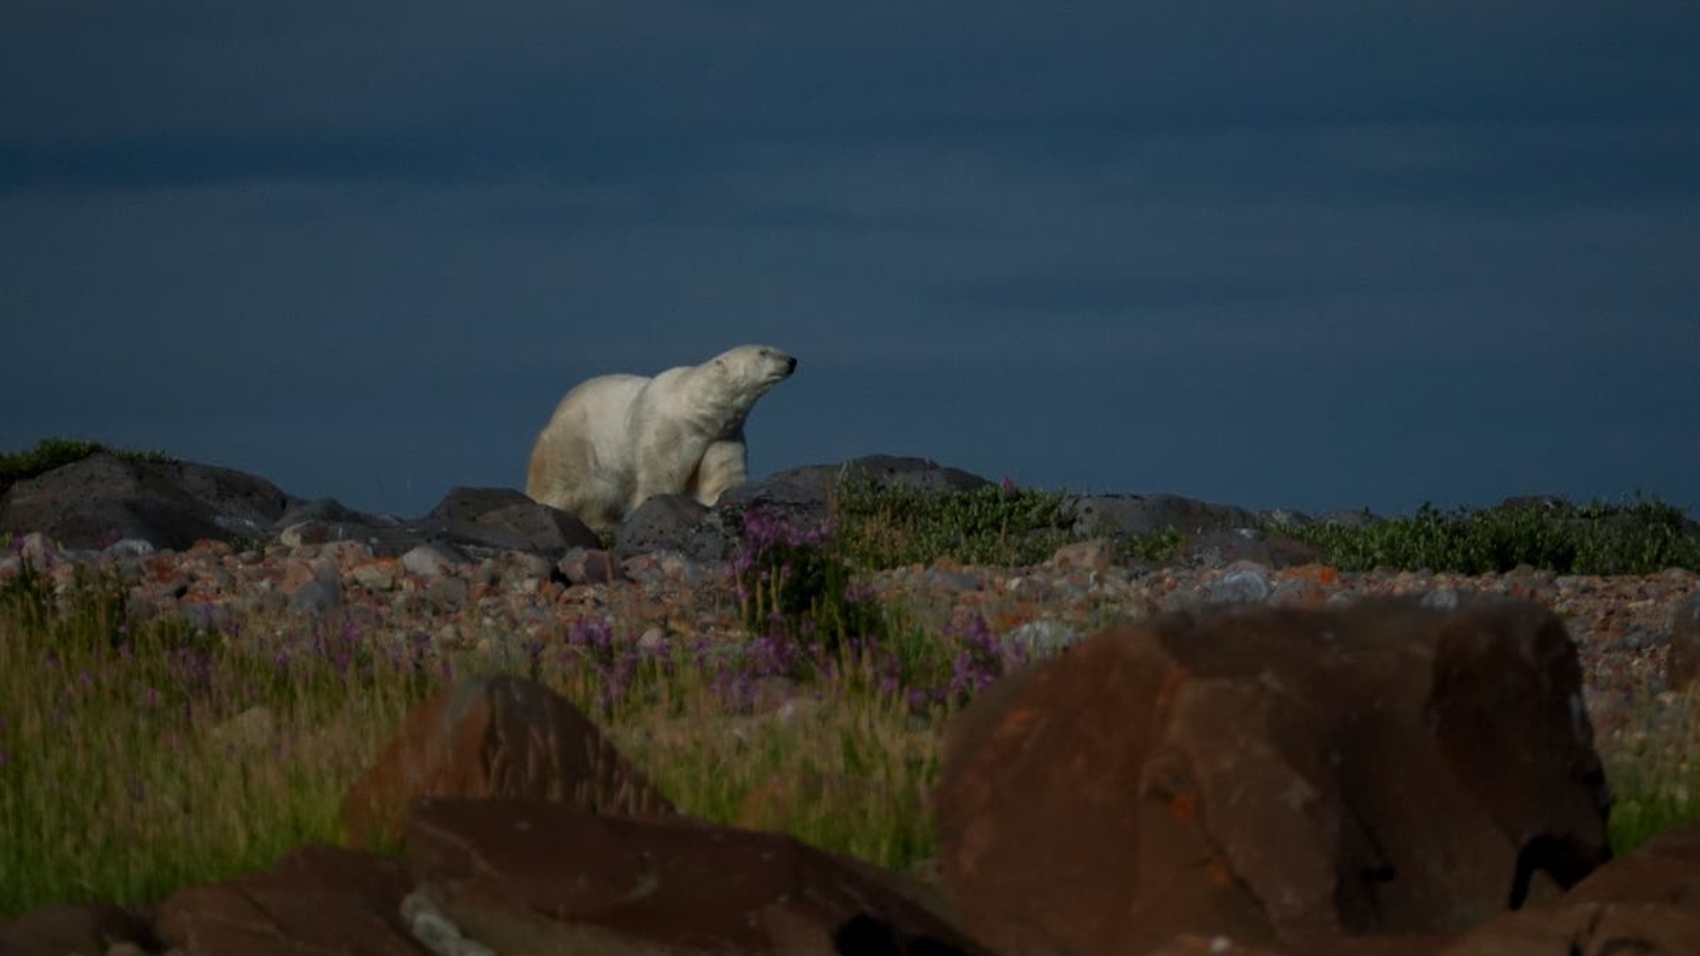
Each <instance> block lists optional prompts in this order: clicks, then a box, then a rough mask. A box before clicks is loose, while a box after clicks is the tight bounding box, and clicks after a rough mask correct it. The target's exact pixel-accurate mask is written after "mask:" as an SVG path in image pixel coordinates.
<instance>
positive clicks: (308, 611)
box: [285, 580, 342, 617]
mask: <svg viewBox="0 0 1700 956" xmlns="http://www.w3.org/2000/svg"><path fill="white" fill-rule="evenodd" d="M341 603H342V589H341V588H340V587H338V586H336V585H334V584H329V585H328V584H326V583H325V582H323V581H317V580H315V581H308V582H307V583H306V584H303V585H301V587H299V588H297V589H296V591H295V593H294V594H291V595H290V596H289V601H288V603H287V604H286V605H285V607H286V608H288V610H289V612H290V613H292V614H305V615H307V616H308V617H318V616H319V615H321V614H324V613H325V612H326V611H328V610H330V609H331V608H334V607H336V606H337V605H339V604H341Z"/></svg>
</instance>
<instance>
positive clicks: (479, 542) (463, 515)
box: [418, 488, 601, 556]
mask: <svg viewBox="0 0 1700 956" xmlns="http://www.w3.org/2000/svg"><path fill="white" fill-rule="evenodd" d="M418 524H419V527H420V528H422V529H423V530H425V531H426V532H428V533H432V534H433V536H443V537H446V538H447V539H448V540H449V541H450V542H452V543H454V544H457V545H460V546H462V547H466V546H468V545H471V546H474V547H484V548H495V549H502V550H509V551H526V552H530V553H532V554H547V555H551V556H559V555H561V554H563V553H565V552H566V551H567V549H569V548H595V547H600V546H601V540H600V539H599V538H598V537H597V536H596V532H594V531H591V530H590V529H589V528H588V527H586V526H585V524H584V522H582V521H580V520H578V519H577V518H575V517H573V516H572V515H570V514H568V513H567V512H565V511H562V510H561V509H559V508H551V507H549V506H548V505H543V504H539V503H537V502H535V501H533V500H531V499H530V498H528V497H526V495H525V493H524V492H521V491H515V490H512V489H508V488H454V489H451V490H450V491H449V493H448V495H446V496H445V497H444V498H443V500H442V501H441V502H439V503H438V504H437V506H436V507H435V508H432V509H431V511H430V512H429V513H428V514H426V515H425V517H424V518H423V519H421V520H420V521H419V522H418Z"/></svg>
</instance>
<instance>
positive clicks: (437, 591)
mask: <svg viewBox="0 0 1700 956" xmlns="http://www.w3.org/2000/svg"><path fill="white" fill-rule="evenodd" d="M469 591H470V585H468V584H467V583H466V580H465V579H464V578H457V577H450V576H447V575H445V576H443V577H440V578H438V579H436V580H435V581H432V582H431V584H430V586H429V587H427V588H426V589H425V599H426V600H428V601H430V602H431V604H432V605H433V606H435V607H436V608H437V609H438V610H440V611H458V610H460V609H461V608H462V607H464V606H465V605H466V598H467V594H468V592H469Z"/></svg>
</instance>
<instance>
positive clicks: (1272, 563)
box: [1178, 528, 1322, 569]
mask: <svg viewBox="0 0 1700 956" xmlns="http://www.w3.org/2000/svg"><path fill="white" fill-rule="evenodd" d="M1178 558H1179V560H1180V562H1181V563H1182V564H1187V565H1190V566H1192V567H1195V568H1209V569H1214V568H1225V567H1227V566H1228V565H1230V564H1233V563H1234V562H1236V561H1255V562H1257V563H1258V564H1262V565H1266V566H1268V567H1271V568H1290V567H1295V566H1297V565H1301V564H1312V563H1316V562H1320V561H1321V560H1322V549H1321V548H1317V547H1314V546H1312V545H1308V544H1305V543H1304V542H1302V541H1297V540H1294V539H1292V538H1289V537H1287V536H1286V535H1282V534H1270V533H1268V532H1264V531H1259V530H1256V529H1253V528H1236V529H1234V530H1233V531H1210V532H1206V533H1204V534H1200V535H1195V536H1194V537H1192V538H1189V539H1187V540H1186V541H1184V542H1182V544H1181V547H1180V551H1179V554H1178Z"/></svg>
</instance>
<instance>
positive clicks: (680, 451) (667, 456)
mask: <svg viewBox="0 0 1700 956" xmlns="http://www.w3.org/2000/svg"><path fill="white" fill-rule="evenodd" d="M702 448H703V441H702V439H701V438H698V437H696V436H695V435H693V434H692V433H691V431H690V429H688V428H685V427H682V426H680V425H678V424H675V423H663V424H660V425H657V426H655V427H652V428H650V430H649V431H648V433H646V434H645V435H644V436H643V438H642V439H641V440H640V441H639V443H638V446H637V460H636V462H635V465H636V474H635V477H636V479H637V481H636V483H635V484H634V485H633V488H632V498H631V501H630V502H629V503H628V505H627V507H626V513H627V514H630V513H632V512H633V511H636V510H637V508H638V506H639V505H641V504H643V503H644V502H645V501H648V500H649V499H650V498H652V497H654V496H655V495H677V494H682V493H686V492H688V491H689V487H688V486H689V485H690V482H691V480H692V476H693V475H694V474H695V473H696V470H697V463H698V462H699V461H701V460H702Z"/></svg>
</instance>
